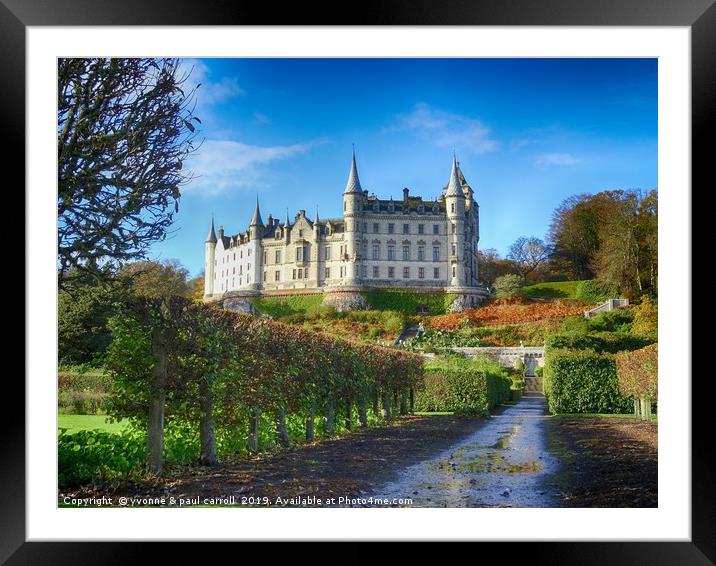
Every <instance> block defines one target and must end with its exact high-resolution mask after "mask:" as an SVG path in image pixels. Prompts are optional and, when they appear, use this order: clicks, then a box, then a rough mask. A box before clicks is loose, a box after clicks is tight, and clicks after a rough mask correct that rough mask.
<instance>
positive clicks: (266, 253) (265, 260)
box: [264, 250, 268, 265]
mask: <svg viewBox="0 0 716 566" xmlns="http://www.w3.org/2000/svg"><path fill="white" fill-rule="evenodd" d="M267 263H268V251H266V250H264V265H266V264H267Z"/></svg>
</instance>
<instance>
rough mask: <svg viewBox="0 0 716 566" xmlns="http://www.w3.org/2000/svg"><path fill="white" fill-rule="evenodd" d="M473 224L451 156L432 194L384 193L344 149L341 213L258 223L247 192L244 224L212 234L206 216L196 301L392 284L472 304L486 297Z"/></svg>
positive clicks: (472, 208)
mask: <svg viewBox="0 0 716 566" xmlns="http://www.w3.org/2000/svg"><path fill="white" fill-rule="evenodd" d="M479 228H480V223H479V206H478V204H477V202H476V200H475V196H474V191H473V189H472V188H471V187H470V185H469V184H468V183H467V181H466V180H465V177H464V175H463V174H462V171H461V170H460V167H459V165H458V163H457V161H456V160H455V158H454V157H453V163H452V169H451V172H450V180H449V182H448V184H447V186H446V187H444V188H443V190H442V192H441V194H440V195H439V196H438V197H437V198H435V199H434V200H427V201H426V200H423V199H422V198H421V197H418V196H411V195H410V194H409V189H407V188H406V189H403V199H402V200H400V201H394V200H392V199H389V200H382V199H379V198H377V197H376V196H375V195H374V194H370V195H369V194H368V191H367V190H363V188H362V187H361V183H360V180H359V177H358V168H357V165H356V158H355V151H354V152H353V158H352V161H351V166H350V172H349V175H348V182H347V183H346V186H345V189H344V191H343V217H342V218H330V219H325V220H322V219H319V217H318V212H316V214H315V216H314V218H313V219H309V218H308V217H307V215H306V211H305V210H300V211H299V212H298V214H296V215H295V217H294V219H293V221H291V220H290V219H289V217H288V214H287V215H286V219H285V220H284V222H280V221H279V220H278V218H274V217H273V216H272V215H269V216H268V218H267V220H266V222H264V221H263V219H262V217H261V212H260V210H259V203H258V199H257V202H256V208H255V210H254V214H253V217H252V219H251V222H250V224H249V226H248V230H246V231H245V232H240V233H238V234H234V235H232V236H228V235H226V234H225V233H224V229H223V227H221V226H220V227H219V230H218V235H217V233H216V232H215V230H214V222H213V220H212V223H211V228H210V230H209V235H208V236H207V238H206V242H205V282H204V289H205V292H204V299H205V301H222V302H224V304H225V306H227V307H228V305H227V303H226V301H227V300H228V299H238V298H241V297H250V296H256V295H284V294H296V293H324V294H325V295H326V299H325V300H326V302H327V303H331V302H334V303H335V302H336V297H338V298H339V299H338V301H337V302H338V303H341V302H345V298H346V297H350V296H351V294H352V296H353V297H354V298H355V295H356V292H357V291H360V290H361V289H366V288H402V289H410V290H415V291H423V292H435V291H447V292H451V293H456V294H458V300H456V303H455V309H456V310H459V309H461V308H465V307H470V306H477V305H478V304H479V303H480V302H481V301H482V299H483V298H484V297H485V296H486V295H487V293H486V291H485V289H484V287H482V286H481V285H480V284H479V283H478V266H477V244H478V241H479ZM340 297H342V298H343V299H340ZM234 302H236V301H234ZM348 302H349V303H350V300H349V301H348ZM358 302H360V301H358ZM356 306H358V307H359V306H360V305H356Z"/></svg>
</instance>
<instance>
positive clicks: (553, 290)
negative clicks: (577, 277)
mask: <svg viewBox="0 0 716 566" xmlns="http://www.w3.org/2000/svg"><path fill="white" fill-rule="evenodd" d="M580 283H581V281H553V282H551V283H537V284H536V285H528V286H526V287H522V292H523V293H524V294H525V295H527V296H528V297H531V298H533V299H538V298H539V299H574V298H576V293H577V286H578V285H579V284H580Z"/></svg>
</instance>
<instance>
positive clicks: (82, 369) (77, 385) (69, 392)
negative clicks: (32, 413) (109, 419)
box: [57, 366, 111, 415]
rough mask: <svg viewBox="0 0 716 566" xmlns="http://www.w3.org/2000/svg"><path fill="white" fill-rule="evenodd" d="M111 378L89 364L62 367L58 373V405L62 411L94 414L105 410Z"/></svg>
mask: <svg viewBox="0 0 716 566" xmlns="http://www.w3.org/2000/svg"><path fill="white" fill-rule="evenodd" d="M110 388H111V378H110V377H109V375H108V374H107V373H105V372H103V371H101V370H96V369H90V368H89V367H88V366H70V367H60V369H59V371H58V373H57V406H58V409H59V411H60V412H62V413H72V414H76V415H94V414H97V413H99V412H104V410H105V401H106V400H107V399H108V397H109V393H110Z"/></svg>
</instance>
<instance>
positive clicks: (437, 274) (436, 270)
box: [433, 267, 440, 279]
mask: <svg viewBox="0 0 716 566" xmlns="http://www.w3.org/2000/svg"><path fill="white" fill-rule="evenodd" d="M433 279H440V268H439V267H433Z"/></svg>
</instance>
